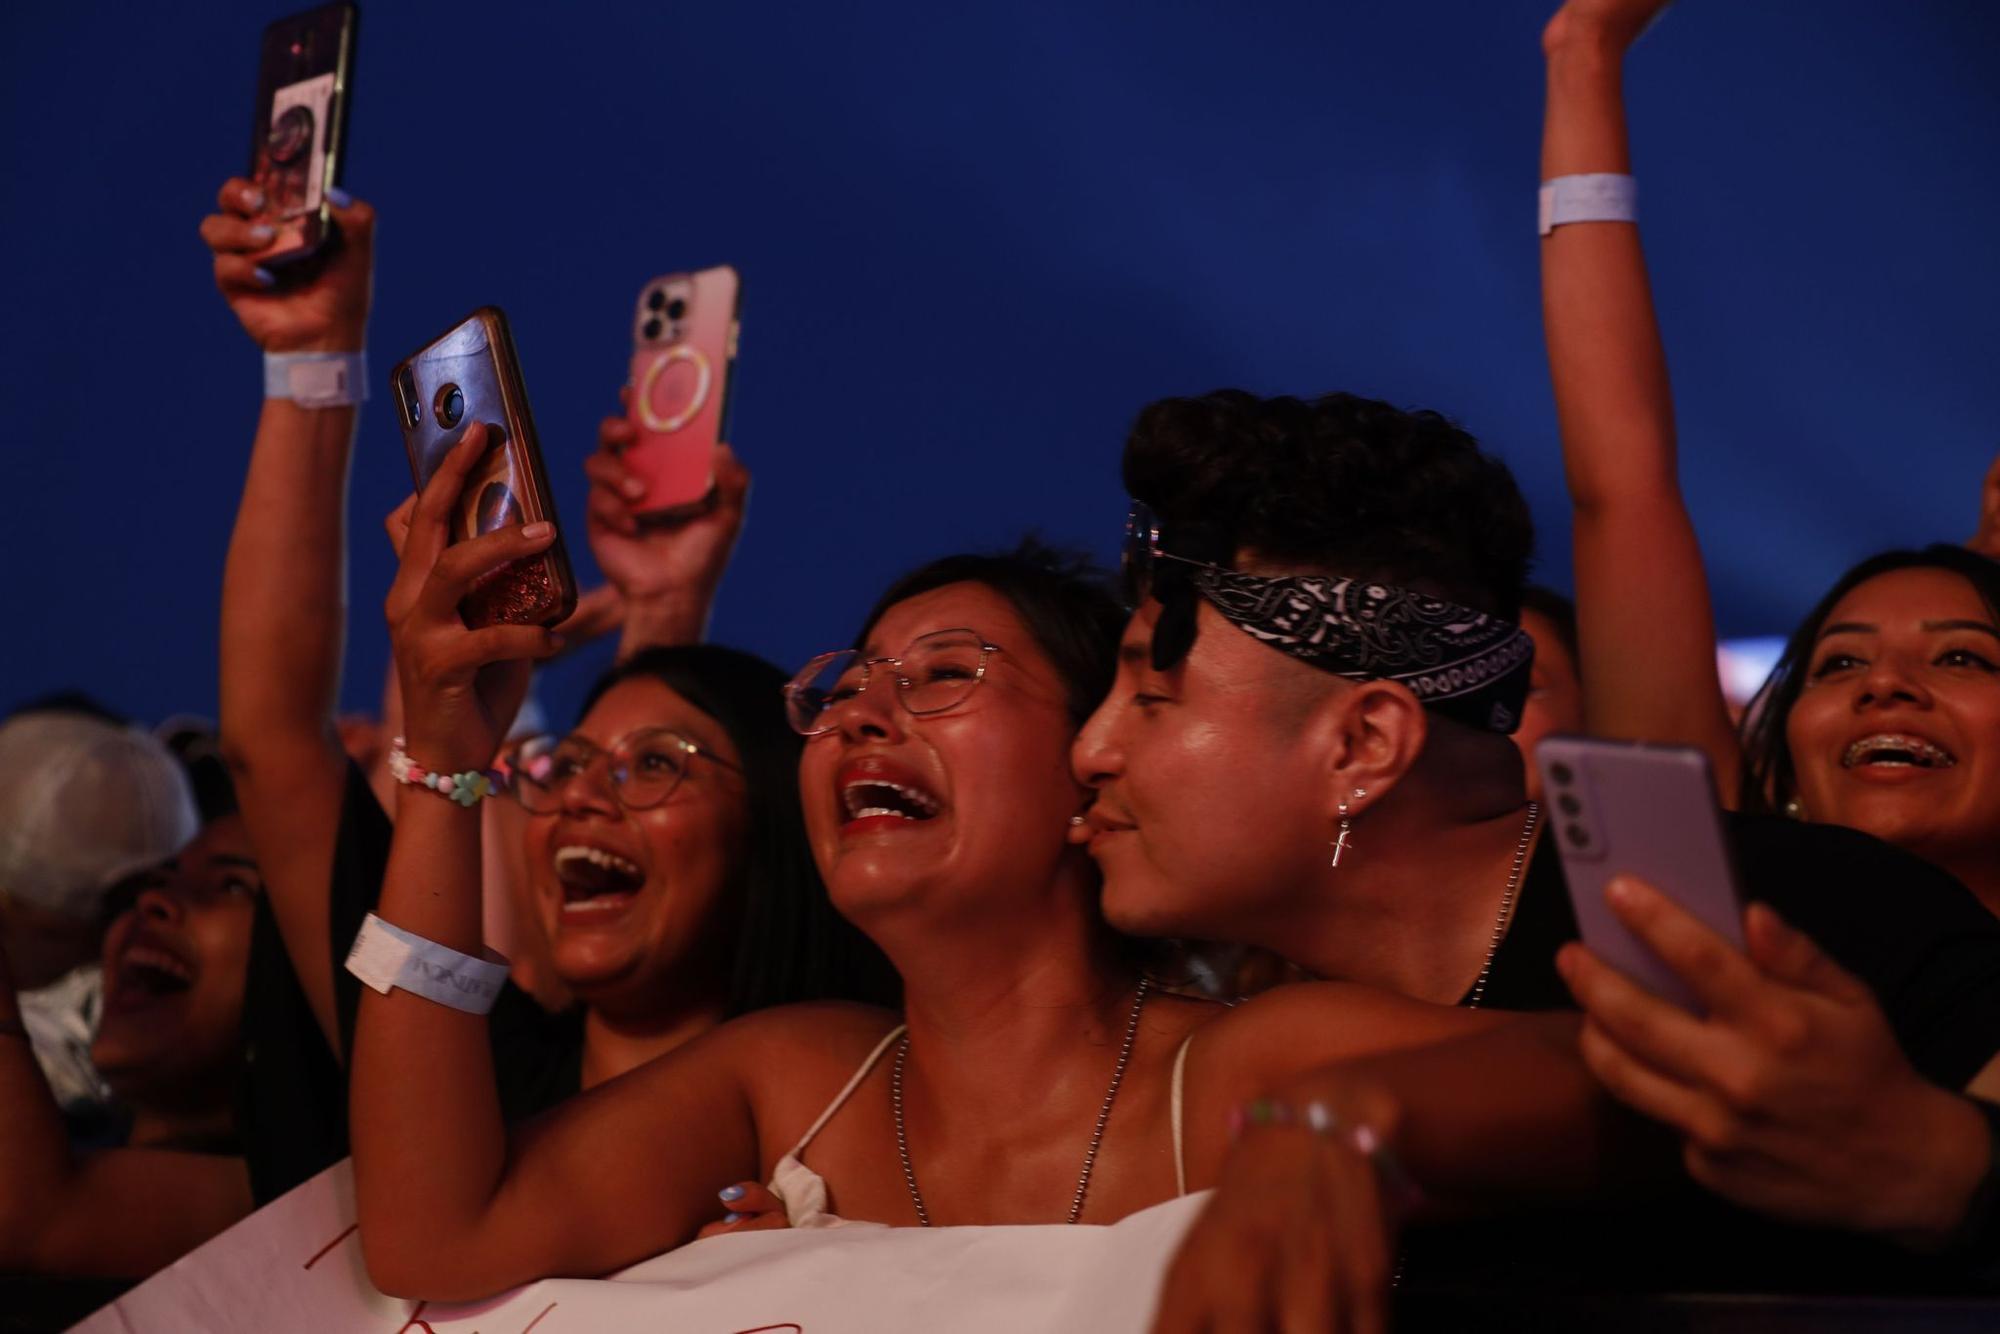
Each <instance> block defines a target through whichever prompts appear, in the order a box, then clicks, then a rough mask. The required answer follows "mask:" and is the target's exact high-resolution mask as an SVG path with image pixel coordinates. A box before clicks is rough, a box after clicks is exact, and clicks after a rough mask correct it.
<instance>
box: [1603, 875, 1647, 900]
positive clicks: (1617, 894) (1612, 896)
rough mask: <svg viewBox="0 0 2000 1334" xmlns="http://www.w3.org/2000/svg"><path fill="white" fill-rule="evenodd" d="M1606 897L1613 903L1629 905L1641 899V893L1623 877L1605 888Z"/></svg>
mask: <svg viewBox="0 0 2000 1334" xmlns="http://www.w3.org/2000/svg"><path fill="white" fill-rule="evenodd" d="M1604 897H1605V898H1607V899H1609V900H1611V901H1612V902H1613V903H1624V904H1629V903H1631V902H1632V901H1633V900H1635V899H1637V898H1638V897H1639V893H1638V891H1637V890H1636V889H1634V888H1633V887H1632V882H1631V881H1630V880H1627V879H1626V878H1625V877H1624V876H1622V875H1621V876H1619V877H1618V878H1617V879H1615V880H1613V881H1612V882H1611V883H1610V884H1608V885H1606V886H1605V887H1604Z"/></svg>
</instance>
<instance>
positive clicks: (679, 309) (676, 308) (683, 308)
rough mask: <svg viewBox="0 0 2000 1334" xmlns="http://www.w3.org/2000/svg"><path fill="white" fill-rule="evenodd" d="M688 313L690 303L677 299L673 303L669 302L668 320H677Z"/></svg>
mask: <svg viewBox="0 0 2000 1334" xmlns="http://www.w3.org/2000/svg"><path fill="white" fill-rule="evenodd" d="M687 313H688V303H687V302H685V301H683V300H681V298H679V297H675V298H674V299H673V300H672V301H669V302H667V318H668V319H670V320H677V319H679V318H680V317H681V316H683V315H685V314H687Z"/></svg>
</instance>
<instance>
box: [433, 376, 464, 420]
mask: <svg viewBox="0 0 2000 1334" xmlns="http://www.w3.org/2000/svg"><path fill="white" fill-rule="evenodd" d="M434 411H436V413H437V419H438V425H439V426H442V427H444V428H445V429H446V430H447V431H448V430H450V429H451V428H452V427H454V426H456V425H458V424H459V423H460V422H462V421H464V420H465V395H464V393H462V392H461V391H460V390H459V387H458V386H457V385H455V384H448V385H446V386H445V387H444V388H442V389H440V390H438V393H437V403H436V405H435V407H434Z"/></svg>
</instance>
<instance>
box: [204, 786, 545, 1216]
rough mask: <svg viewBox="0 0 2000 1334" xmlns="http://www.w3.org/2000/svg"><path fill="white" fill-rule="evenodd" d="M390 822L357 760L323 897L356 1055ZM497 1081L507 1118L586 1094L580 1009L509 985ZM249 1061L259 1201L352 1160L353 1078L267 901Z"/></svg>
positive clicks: (246, 1115)
mask: <svg viewBox="0 0 2000 1334" xmlns="http://www.w3.org/2000/svg"><path fill="white" fill-rule="evenodd" d="M393 833H394V826H393V825H392V824H391V823H390V821H389V816H388V814H387V813H386V812H385V811H384V810H383V809H382V806H381V803H379V802H377V801H376V800H375V793H374V790H373V789H372V788H370V787H369V786H368V777H367V775H366V774H364V773H362V771H361V770H360V769H359V768H358V767H357V766H355V765H354V764H352V763H350V764H349V765H348V767H347V788H346V791H345V793H344V794H343V796H342V798H341V808H340V826H339V830H338V832H337V833H336V835H335V838H334V851H333V870H332V879H331V885H330V893H329V896H328V914H329V928H330V935H329V940H330V945H331V949H332V953H333V994H334V1011H335V1015H336V1017H337V1018H338V1020H339V1023H340V1040H341V1046H342V1047H343V1048H344V1049H345V1050H346V1051H352V1050H353V1049H354V1017H355V1014H356V1012H357V1011H358V1010H359V1008H360V1006H361V981H360V979H358V978H356V977H355V976H354V975H353V974H352V973H350V972H348V971H347V969H346V967H345V963H346V960H347V950H348V946H349V945H351V944H352V943H353V941H354V936H355V934H356V933H357V932H358V931H360V929H361V922H362V919H363V918H365V917H367V915H368V914H369V913H371V912H373V911H374V910H375V905H376V904H377V903H378V902H380V900H381V897H382V876H383V874H384V873H385V872H386V871H387V870H388V866H389V841H390V838H391V836H392V835H393ZM488 1033H489V1034H490V1036H491V1040H492V1043H493V1068H494V1077H495V1079H496V1080H497V1082H498V1084H499V1092H500V1108H501V1111H502V1113H503V1114H504V1115H505V1116H506V1118H507V1120H508V1121H509V1122H513V1121H519V1120H523V1119H526V1118H527V1117H530V1116H533V1115H535V1114H536V1113H538V1112H541V1111H543V1110H545V1109H547V1108H549V1107H552V1106H554V1105H555V1104H556V1103H558V1102H561V1101H562V1100H563V1099H565V1098H568V1097H571V1096H573V1095H574V1094H576V1093H577V1092H578V1091H579V1090H581V1088H582V1087H583V1012H582V1011H581V1010H580V1009H572V1010H569V1011H567V1012H565V1013H562V1014H550V1013H548V1012H547V1011H545V1010H543V1009H542V1007H541V1006H540V1005H538V1004H536V1003H535V1000H534V998H533V997H531V996H529V995H528V994H527V993H526V992H525V991H522V990H521V989H520V988H519V987H517V986H515V985H514V984H513V983H511V982H509V983H507V984H506V985H505V986H503V987H502V988H501V992H500V999H499V1000H498V1001H497V1002H496V1003H495V1004H494V1007H493V1012H492V1014H491V1016H490V1017H489V1023H488ZM243 1036H244V1048H245V1054H246V1058H247V1059H246V1065H245V1076H244V1081H243V1091H242V1096H241V1098H240V1099H239V1106H240V1109H241V1111H240V1115H239V1117H238V1124H239V1127H240V1129H241V1133H242V1142H243V1151H244V1155H245V1157H246V1158H247V1159H248V1160H249V1164H250V1188H251V1192H252V1194H253V1196H254V1198H255V1199H256V1201H257V1203H258V1204H260V1205H262V1204H265V1203H268V1202H269V1201H271V1200H273V1199H276V1198H277V1197H278V1196H280V1195H282V1194H284V1193H285V1192H286V1191H288V1190H290V1189H291V1188H292V1187H294V1186H296V1185H298V1184H300V1183H301V1182H303V1181H305V1180H306V1179H307V1178H308V1177H311V1176H313V1175H314V1174H316V1173H318V1172H321V1171H323V1170H325V1169H326V1168H328V1167H331V1166H332V1165H333V1164H334V1163H336V1162H338V1161H339V1160H340V1159H342V1158H344V1157H346V1156H347V1153H348V1147H347V1081H346V1079H345V1077H344V1075H343V1073H342V1071H341V1068H340V1065H339V1064H338V1063H337V1062H336V1061H335V1060H334V1057H333V1053H332V1052H331V1051H330V1050H328V1048H327V1044H326V1039H325V1037H324V1036H323V1035H322V1034H321V1033H320V1030H319V1024H318V1022H317V1021H316V1020H315V1019H314V1018H313V1014H312V1007H311V1006H310V1005H309V1004H308V1003H307V1001H306V996H305V990H304V988H303V987H301V986H300V985H299V981H298V977H297V976H296V974H294V973H293V971H292V967H291V961H290V959H289V958H288V957H287V955H286V953H285V945H284V941H283V940H282V939H281V938H280V937H279V935H278V925H277V919H276V918H275V917H273V916H272V914H271V910H270V907H269V905H268V904H263V903H260V904H259V905H258V909H257V925H256V928H255V933H254V935H253V936H252V941H251V949H250V969H249V981H248V985H247V987H246V989H245V992H244V1006H243Z"/></svg>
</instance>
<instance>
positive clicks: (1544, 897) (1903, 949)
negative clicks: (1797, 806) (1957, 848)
mask: <svg viewBox="0 0 2000 1334" xmlns="http://www.w3.org/2000/svg"><path fill="white" fill-rule="evenodd" d="M1726 828H1727V831H1728V835H1729V838H1730V841H1731V843H1732V844H1733V847H1734V851H1735V855H1736V867H1737V872H1738V874H1739V875H1740V877H1741V880H1742V887H1743V892H1744V895H1745V897H1747V898H1750V899H1756V900H1760V901H1762V902H1764V903H1767V904H1769V905H1770V906H1771V907H1773V908H1775V909H1776V910H1777V912H1778V914H1779V916H1781V917H1783V918H1784V919H1785V920H1786V921H1787V922H1789V923H1791V924H1792V925H1793V926H1795V927H1797V928H1798V929H1799V930H1801V931H1803V932H1804V933H1805V934H1806V935H1808V936H1810V937H1811V938H1812V939H1813V940H1814V941H1816V942H1817V943H1818V944H1819V947H1820V948H1821V949H1823V950H1825V951H1826V953H1827V954H1828V955H1830V956H1831V957H1832V958H1833V959H1834V960H1835V961H1836V962H1838V963H1839V964H1840V965H1841V966H1842V967H1843V968H1845V969H1847V970H1848V971H1849V972H1851V973H1853V974H1854V975H1855V976H1857V977H1859V978H1860V979H1861V980H1862V981H1864V982H1866V983H1867V984H1868V985H1869V986H1870V987H1871V988H1872V989H1873V990H1874V992H1875V996H1876V999H1877V1000H1879V1001H1880V1002H1881V1004H1882V1009H1883V1012H1884V1013H1885V1014H1886V1015H1887V1016H1888V1019H1889V1024H1890V1026H1891V1027H1892V1028H1894V1029H1895V1030H1896V1036H1897V1038H1898V1039H1900V1040H1901V1042H1902V1044H1903V1050H1904V1052H1905V1053H1906V1054H1907V1055H1908V1056H1909V1058H1910V1063H1911V1064H1912V1065H1914V1066H1915V1067H1916V1068H1917V1069H1918V1070H1919V1071H1921V1072H1922V1073H1923V1075H1924V1077H1925V1078H1927V1079H1929V1080H1931V1081H1932V1082H1934V1083H1937V1084H1942V1085H1944V1086H1945V1087H1946V1088H1954V1089H1955V1088H1963V1087H1964V1086H1965V1085H1966V1083H1967V1082H1968V1081H1969V1080H1971V1078H1972V1077H1973V1076H1974V1075H1976V1074H1978V1073H1979V1071H1980V1070H1981V1069H1982V1068H1983V1067H1984V1066H1985V1065H1986V1063H1987V1062H1988V1061H1990V1060H1992V1059H1993V1057H1994V1055H1995V1053H2000V920H1996V919H1995V918H1994V916H1993V914H1991V913H1990V912H1988V911H1987V910H1986V908H1985V907H1984V906H1983V905H1982V904H1981V903H1980V902H1979V901H1978V900H1977V899H1975V898H1974V897H1973V896H1972V895H1971V893H1970V892H1968V891H1967V890H1966V888H1965V887H1964V886H1963V885H1961V884H1959V883H1958V881H1957V880H1955V879H1953V878H1952V877H1951V876H1949V875H1947V874H1945V873H1944V872H1943V871H1940V870H1939V869H1938V868H1937V867H1935V866H1932V865H1931V864H1930V863H1929V862H1926V861H1923V860H1920V859H1919V858H1916V857H1913V856H1911V855H1910V854H1909V853H1906V852H1902V851H1899V850H1897V849H1896V848H1892V847H1890V846H1889V845H1888V844H1886V843H1884V842H1882V841H1881V840H1879V839H1875V838H1870V837H1869V836H1868V835H1866V834H1862V833H1858V832H1856V831H1854V830H1852V829H1844V828H1840V827H1838V826H1834V825H1816V824H1801V823H1799V822H1798V821H1796V820H1782V819H1777V818H1774V817H1768V816H1750V815H1731V816H1728V817H1727V825H1726ZM1576 938H1577V927H1576V915H1575V914H1574V913H1573V912H1572V911H1571V909H1570V903H1569V891H1568V887H1567V884H1566V882H1565V880H1564V879H1563V870H1562V859H1561V857H1560V856H1559V855H1558V854H1557V851H1556V848H1555V841H1554V840H1553V839H1543V840H1542V842H1541V845H1540V846H1539V847H1538V848H1536V850H1535V855H1534V859H1533V860H1532V861H1531V862H1530V863H1529V865H1528V873H1527V875H1526V876H1525V877H1524V878H1523V880H1522V884H1521V894H1520V899H1519V902H1518V903H1517V904H1516V906H1515V910H1514V921H1513V924H1512V925H1511V926H1510V927H1509V928H1508V931H1507V937H1506V939H1505V940H1503V941H1502V942H1501V944H1500V948H1499V950H1498V951H1497V952H1496V953H1495V954H1494V956H1493V972H1492V975H1491V976H1490V977H1489V978H1488V979H1487V983H1486V1000H1485V1004H1486V1007H1487V1008H1489V1009H1494V1010H1552V1009H1567V1008H1571V1007H1572V1006H1573V1004H1574V1003H1573V1002H1572V1001H1571V1000H1570V997H1569V990H1568V988H1566V987H1565V986H1564V985H1563V982H1562V978H1561V976H1560V975H1558V974H1557V972H1556V970H1555V955H1556V949H1557V947H1559V946H1560V945H1562V944H1563V943H1564V942H1566V941H1571V940H1575V939H1576Z"/></svg>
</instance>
